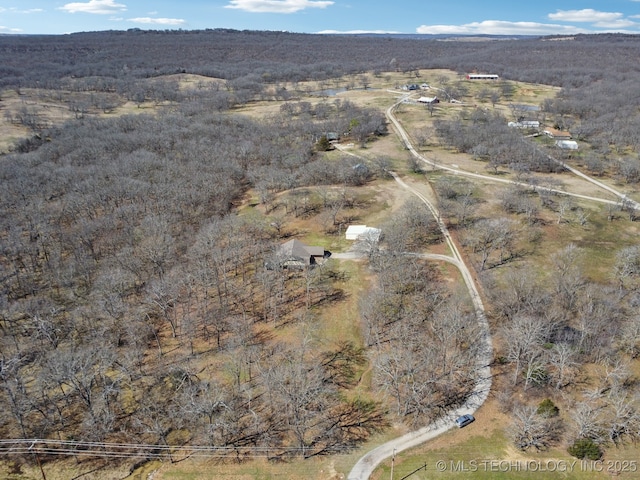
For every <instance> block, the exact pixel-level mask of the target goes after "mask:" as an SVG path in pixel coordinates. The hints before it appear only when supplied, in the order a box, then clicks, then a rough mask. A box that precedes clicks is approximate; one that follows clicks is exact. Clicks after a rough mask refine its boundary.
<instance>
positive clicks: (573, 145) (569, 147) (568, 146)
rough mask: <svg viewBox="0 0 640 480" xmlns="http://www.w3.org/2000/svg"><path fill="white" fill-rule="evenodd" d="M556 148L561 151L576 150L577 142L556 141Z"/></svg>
mask: <svg viewBox="0 0 640 480" xmlns="http://www.w3.org/2000/svg"><path fill="white" fill-rule="evenodd" d="M556 146H558V147H560V148H562V149H563V150H578V142H576V141H575V140H557V141H556Z"/></svg>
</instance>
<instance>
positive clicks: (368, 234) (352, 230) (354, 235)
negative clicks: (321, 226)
mask: <svg viewBox="0 0 640 480" xmlns="http://www.w3.org/2000/svg"><path fill="white" fill-rule="evenodd" d="M381 234H382V230H380V229H379V228H374V227H367V226H366V225H349V226H348V227H347V232H346V234H345V235H346V238H347V240H363V239H367V240H373V241H378V240H379V239H380V235H381Z"/></svg>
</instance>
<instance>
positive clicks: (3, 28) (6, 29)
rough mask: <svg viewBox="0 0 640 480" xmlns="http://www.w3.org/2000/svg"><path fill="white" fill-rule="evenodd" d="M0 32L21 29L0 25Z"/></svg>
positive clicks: (11, 31) (19, 31)
mask: <svg viewBox="0 0 640 480" xmlns="http://www.w3.org/2000/svg"><path fill="white" fill-rule="evenodd" d="M0 32H9V33H22V29H20V28H11V27H4V26H2V25H0Z"/></svg>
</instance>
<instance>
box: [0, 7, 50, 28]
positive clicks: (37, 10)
mask: <svg viewBox="0 0 640 480" xmlns="http://www.w3.org/2000/svg"><path fill="white" fill-rule="evenodd" d="M2 12H9V13H26V14H29V13H41V12H44V10H43V9H42V8H28V9H27V10H18V9H17V8H15V7H12V8H4V7H0V13H2ZM0 28H2V27H0Z"/></svg>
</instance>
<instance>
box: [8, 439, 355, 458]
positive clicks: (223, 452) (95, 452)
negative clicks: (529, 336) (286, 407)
mask: <svg viewBox="0 0 640 480" xmlns="http://www.w3.org/2000/svg"><path fill="white" fill-rule="evenodd" d="M310 451H312V449H311V448H310V447H306V448H303V447H271V446H241V447H237V446H208V445H182V446H180V445H153V444H141V443H107V442H86V441H74V440H47V439H37V438H36V439H33V438H31V439H26V438H21V439H3V440H0V455H19V454H26V453H34V452H35V453H38V454H43V455H59V456H91V457H104V458H133V457H140V456H145V457H148V458H163V457H167V456H169V455H173V456H185V457H206V458H226V457H230V456H233V455H236V456H237V455H239V456H242V457H254V458H259V457H264V458H270V457H274V456H282V455H296V454H305V453H309V452H310ZM323 452H325V453H331V454H334V455H335V454H344V453H345V450H344V449H343V448H325V449H323Z"/></svg>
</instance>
